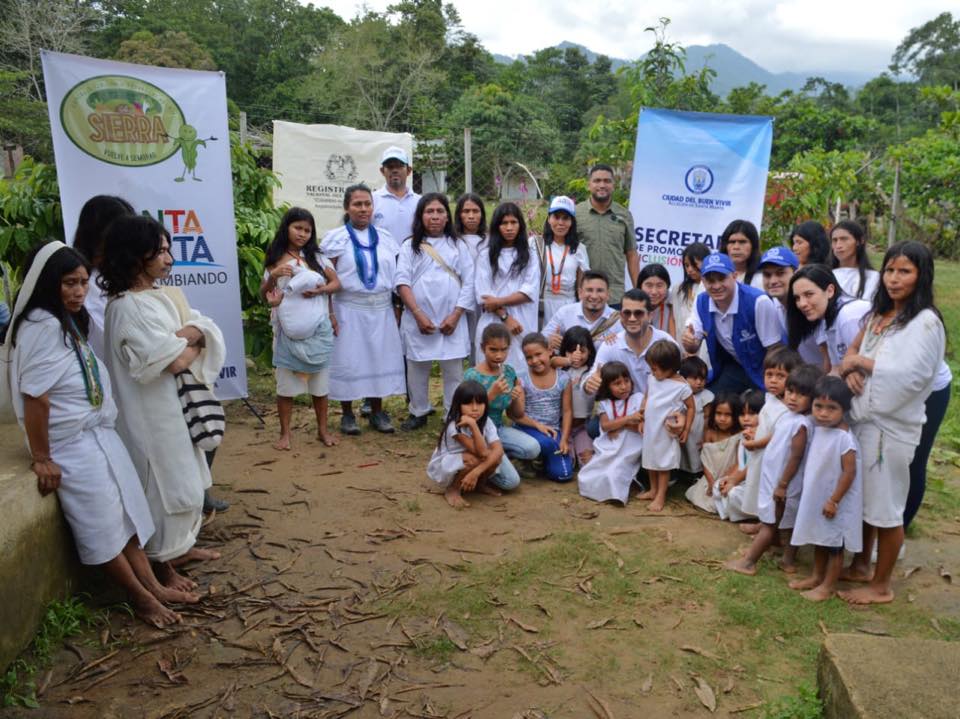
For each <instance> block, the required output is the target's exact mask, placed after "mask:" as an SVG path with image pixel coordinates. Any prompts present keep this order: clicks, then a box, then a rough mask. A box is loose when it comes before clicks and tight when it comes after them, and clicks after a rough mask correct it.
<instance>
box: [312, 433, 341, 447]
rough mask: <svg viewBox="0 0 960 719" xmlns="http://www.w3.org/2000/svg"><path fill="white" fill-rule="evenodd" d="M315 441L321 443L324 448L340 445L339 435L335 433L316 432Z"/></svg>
mask: <svg viewBox="0 0 960 719" xmlns="http://www.w3.org/2000/svg"><path fill="white" fill-rule="evenodd" d="M317 439H319V440H320V441H321V442H323V446H324V447H336V446H337V445H338V444H340V435H339V434H337V433H336V432H317Z"/></svg>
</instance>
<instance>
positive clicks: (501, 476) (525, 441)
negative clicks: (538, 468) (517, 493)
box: [490, 426, 540, 491]
mask: <svg viewBox="0 0 960 719" xmlns="http://www.w3.org/2000/svg"><path fill="white" fill-rule="evenodd" d="M497 432H498V433H499V435H500V444H502V445H503V459H501V460H500V466H499V467H497V471H496V472H494V473H493V474H492V475H491V476H490V484H492V485H493V486H494V487H496V488H497V489H505V490H507V491H509V490H512V489H516V488H517V487H518V486H520V474H519V473H518V472H517V468H516V467H514V466H513V463H512V462H511V461H510V458H511V457H512V458H514V459H536V458H537V457H539V456H540V444H539V443H538V442H537V440H535V439H534V438H533V437H531V436H530V435H528V434H525V433H523V432H521V431H520V430H518V429H517V428H516V427H507V426H503V427H498V428H497Z"/></svg>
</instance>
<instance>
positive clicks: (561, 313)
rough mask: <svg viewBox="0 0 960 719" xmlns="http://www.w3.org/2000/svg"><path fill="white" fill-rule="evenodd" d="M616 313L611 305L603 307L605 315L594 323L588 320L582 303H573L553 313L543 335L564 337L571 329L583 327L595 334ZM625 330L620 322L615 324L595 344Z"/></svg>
mask: <svg viewBox="0 0 960 719" xmlns="http://www.w3.org/2000/svg"><path fill="white" fill-rule="evenodd" d="M613 313H614V309H613V308H612V307H610V306H609V305H604V306H603V313H602V314H601V315H600V317H599V318H598V319H596V320H594V321H593V322H591V321H590V320H588V319H587V318H586V316H585V315H584V314H583V304H582V303H581V302H571V303H569V304H566V305H563V306H562V307H561V308H560V309H558V310H557V311H556V312H554V313H553V317H551V318H550V321H549V322H547V324H546V325H544V327H543V334H544V335H546V336H547V337H549V336H550V335H560V336H561V337H562V336H563V334H564V332H566V331H567V330H568V329H570V328H571V327H583V328H584V329H585V330H587V331H588V332H593V330H594V328H595V327H599V326H600V325H601V324H603V322H604V321H606V319H607V318H608V317H609V316H610V315H612V314H613ZM622 330H623V327H622V326H621V325H620V322H619V320H618V321H617V322H614V323H613V324H612V325H611V326H610V327H609V328H608V329H607V330H606V331H605V332H604V333H603V334H602V335H601V336H600V337H598V338H596V340H595V342H601V341H602V340H604V339H605V338H606V337H607V336H609V335H614V334H616V333H617V332H620V331H622Z"/></svg>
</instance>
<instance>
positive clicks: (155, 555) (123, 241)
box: [100, 215, 225, 588]
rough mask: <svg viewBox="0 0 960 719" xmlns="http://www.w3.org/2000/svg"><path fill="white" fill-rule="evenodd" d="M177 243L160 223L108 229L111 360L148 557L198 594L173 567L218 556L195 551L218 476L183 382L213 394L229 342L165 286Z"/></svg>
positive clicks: (122, 221)
mask: <svg viewBox="0 0 960 719" xmlns="http://www.w3.org/2000/svg"><path fill="white" fill-rule="evenodd" d="M172 268H173V257H172V256H171V254H170V235H169V234H168V233H167V230H166V228H164V226H163V225H161V224H160V223H159V222H157V221H156V220H154V219H152V218H149V217H145V216H142V215H136V216H132V217H120V218H118V219H116V220H114V222H113V223H112V224H111V225H110V227H109V228H108V229H107V235H106V244H105V247H104V257H103V262H102V264H101V265H100V273H101V274H100V285H101V287H102V288H103V289H104V290H106V292H107V295H108V296H109V297H110V301H109V302H108V304H107V314H106V321H105V323H104V339H105V343H106V347H107V356H106V357H105V358H104V360H105V361H106V364H107V367H109V368H110V374H111V376H112V377H113V380H114V382H115V384H116V390H117V404H118V405H119V408H120V421H119V423H118V429H119V431H120V436H121V437H122V438H123V441H124V444H126V446H127V450H128V451H129V452H130V457H131V459H133V463H134V465H135V466H136V468H137V472H138V474H139V475H140V480H141V482H142V483H143V486H144V491H145V492H146V495H147V503H148V504H149V505H150V513H151V515H152V516H153V523H154V525H155V526H156V532H155V533H154V535H153V537H152V538H151V540H150V541H149V542H147V544H146V547H145V549H146V552H147V556H148V557H150V559H151V560H153V561H154V562H156V563H157V564H158V568H157V572H158V576H160V579H161V581H163V582H164V583H165V584H167V585H168V586H170V585H174V586H178V587H179V588H188V587H189V588H192V587H193V586H195V585H194V583H193V582H191V581H190V580H188V579H186V578H185V577H182V576H180V575H179V574H177V573H176V571H175V570H174V566H175V565H177V564H180V563H182V562H186V561H190V560H207V559H217V558H219V556H220V555H219V553H218V552H215V551H212V550H208V549H198V548H197V547H195V546H194V544H195V543H196V541H197V535H198V534H199V533H200V525H201V522H202V519H203V516H202V513H201V510H202V507H203V492H204V490H205V489H206V488H208V487H209V486H210V483H211V480H210V470H209V468H208V466H207V462H206V457H205V456H204V452H203V450H201V449H200V448H199V447H198V446H197V445H195V444H194V443H193V441H192V439H191V438H190V432H189V430H188V429H187V424H186V422H185V421H184V416H183V409H182V407H181V405H180V399H179V397H178V393H177V380H176V375H177V374H179V373H181V372H183V371H185V370H188V369H189V370H190V371H191V372H192V373H193V375H194V376H195V377H196V378H197V379H198V380H199V381H200V382H201V383H203V384H206V385H207V386H210V387H212V386H213V384H214V382H215V381H216V379H217V376H218V374H219V373H220V368H221V367H222V366H223V360H224V356H225V347H224V343H223V335H222V334H221V332H220V330H219V329H218V328H217V326H216V324H214V323H213V321H212V320H210V319H209V318H208V317H204V316H203V315H201V314H200V313H199V312H197V311H196V310H192V309H190V308H189V307H188V306H187V304H186V298H185V297H184V296H183V293H182V292H180V290H178V289H176V288H174V287H163V286H162V285H161V281H162V280H164V279H166V278H167V277H168V276H169V275H170V271H171V269H172Z"/></svg>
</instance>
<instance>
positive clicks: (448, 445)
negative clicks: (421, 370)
mask: <svg viewBox="0 0 960 719" xmlns="http://www.w3.org/2000/svg"><path fill="white" fill-rule="evenodd" d="M487 409H488V400H487V390H486V389H484V387H483V385H481V384H480V383H479V382H473V381H471V380H467V381H466V382H464V383H463V384H461V385H460V386H459V387H457V389H456V391H455V392H454V393H453V398H452V402H451V405H450V411H449V412H448V413H447V418H446V421H445V422H444V425H443V429H442V430H441V432H440V439H439V440H438V441H437V447H436V449H435V450H434V451H433V456H431V457H430V462H429V464H427V476H428V477H430V479H432V480H433V481H434V482H436V483H437V484H438V485H439V486H440V487H441V488H442V489H443V490H444V498H445V499H446V500H447V503H448V504H449V505H450V506H451V507H453V508H454V509H461V508H463V507H469V506H470V505H469V504H468V503H467V502H466V500H464V499H463V496H462V495H463V493H464V492H472V491H474V490H476V491H478V492H483V493H484V494H490V495H493V496H497V497H499V496H500V491H499V490H497V489H496V487H493V486H491V484H490V482H489V479H490V477H491V476H492V475H493V474H494V472H496V470H497V467H498V466H499V464H500V460H501V459H502V458H503V445H502V444H501V443H500V437H499V436H498V435H497V426H496V425H495V424H494V423H493V422H492V421H491V420H490V418H489V417H488V416H487Z"/></svg>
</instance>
